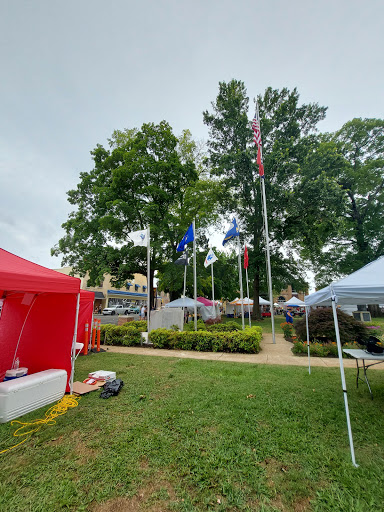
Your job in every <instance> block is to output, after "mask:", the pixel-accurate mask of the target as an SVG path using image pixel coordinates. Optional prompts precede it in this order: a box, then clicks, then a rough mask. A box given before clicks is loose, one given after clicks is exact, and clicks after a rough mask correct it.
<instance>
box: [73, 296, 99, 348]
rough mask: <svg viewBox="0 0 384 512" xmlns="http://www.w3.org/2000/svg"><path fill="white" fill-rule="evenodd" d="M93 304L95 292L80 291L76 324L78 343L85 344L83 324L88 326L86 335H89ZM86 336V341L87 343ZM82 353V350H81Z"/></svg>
mask: <svg viewBox="0 0 384 512" xmlns="http://www.w3.org/2000/svg"><path fill="white" fill-rule="evenodd" d="M94 302H95V292H90V291H88V290H80V307H79V318H78V322H77V337H76V341H77V342H78V343H84V344H85V324H88V335H89V336H90V334H91V327H92V318H93V304H94ZM89 336H88V341H89ZM83 352H84V349H83Z"/></svg>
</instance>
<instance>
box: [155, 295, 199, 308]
mask: <svg viewBox="0 0 384 512" xmlns="http://www.w3.org/2000/svg"><path fill="white" fill-rule="evenodd" d="M202 305H203V304H202V303H201V302H199V301H196V307H198V308H201V306H202ZM164 307H166V308H193V307H195V301H194V300H193V299H190V298H189V297H181V298H180V299H176V300H173V301H172V302H168V304H165V306H164Z"/></svg>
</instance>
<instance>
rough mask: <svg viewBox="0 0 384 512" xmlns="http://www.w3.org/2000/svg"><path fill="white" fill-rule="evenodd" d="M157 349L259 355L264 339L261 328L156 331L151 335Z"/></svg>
mask: <svg viewBox="0 0 384 512" xmlns="http://www.w3.org/2000/svg"><path fill="white" fill-rule="evenodd" d="M149 338H150V341H151V342H152V343H153V346H154V347H155V348H168V349H177V350H197V351H201V352H245V353H248V354H257V353H258V352H259V350H260V341H261V338H262V330H261V327H251V328H249V327H248V328H246V329H245V330H244V331H236V330H234V331H228V332H219V331H216V332H211V331H203V330H201V331H187V332H185V331H184V332H178V331H172V330H168V329H156V330H154V331H152V332H151V333H150V335H149Z"/></svg>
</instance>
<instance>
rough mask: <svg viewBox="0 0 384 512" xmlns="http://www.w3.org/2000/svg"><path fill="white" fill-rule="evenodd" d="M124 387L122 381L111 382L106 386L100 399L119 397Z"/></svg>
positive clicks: (114, 380)
mask: <svg viewBox="0 0 384 512" xmlns="http://www.w3.org/2000/svg"><path fill="white" fill-rule="evenodd" d="M123 386H124V382H123V381H122V380H121V379H113V380H109V381H108V382H106V383H105V384H104V391H103V392H102V393H101V394H100V398H109V397H110V396H115V395H118V394H119V393H120V390H121V388H122V387H123Z"/></svg>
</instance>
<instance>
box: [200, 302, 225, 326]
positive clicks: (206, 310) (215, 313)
mask: <svg viewBox="0 0 384 512" xmlns="http://www.w3.org/2000/svg"><path fill="white" fill-rule="evenodd" d="M197 301H198V302H201V304H202V307H201V308H200V309H199V313H200V315H201V318H202V319H203V320H204V322H206V321H207V320H216V321H217V322H218V321H220V320H221V313H220V307H219V304H218V302H217V301H215V303H213V302H212V301H211V300H209V299H206V298H205V297H197Z"/></svg>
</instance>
